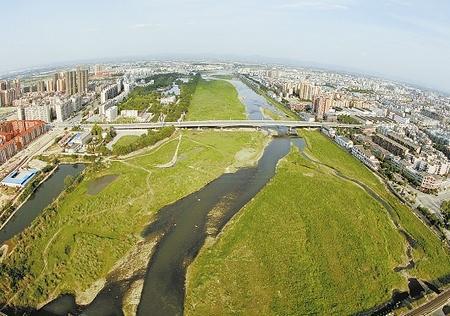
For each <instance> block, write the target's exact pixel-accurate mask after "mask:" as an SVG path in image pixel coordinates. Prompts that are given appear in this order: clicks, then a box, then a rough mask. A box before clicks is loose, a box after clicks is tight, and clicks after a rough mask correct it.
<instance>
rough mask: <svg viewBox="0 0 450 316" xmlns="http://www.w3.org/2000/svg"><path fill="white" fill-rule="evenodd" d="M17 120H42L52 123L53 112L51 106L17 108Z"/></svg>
mask: <svg viewBox="0 0 450 316" xmlns="http://www.w3.org/2000/svg"><path fill="white" fill-rule="evenodd" d="M17 119H19V120H40V121H44V122H46V123H50V122H51V121H52V110H51V107H50V105H48V104H44V105H32V106H28V107H25V108H24V107H20V106H19V107H18V108H17Z"/></svg>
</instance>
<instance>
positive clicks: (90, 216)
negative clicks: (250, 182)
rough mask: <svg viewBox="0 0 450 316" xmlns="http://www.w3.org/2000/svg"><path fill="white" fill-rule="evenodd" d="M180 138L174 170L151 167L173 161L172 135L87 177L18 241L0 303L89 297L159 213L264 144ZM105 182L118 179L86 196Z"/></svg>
mask: <svg viewBox="0 0 450 316" xmlns="http://www.w3.org/2000/svg"><path fill="white" fill-rule="evenodd" d="M182 133H183V136H182V140H181V146H180V150H179V155H178V161H177V163H176V164H175V166H173V167H171V168H164V169H161V168H157V167H156V166H157V165H158V164H163V163H166V162H168V161H170V160H171V159H172V157H173V154H174V152H175V148H176V146H177V144H178V137H177V136H178V135H177V134H175V135H174V136H173V137H172V139H171V140H169V141H168V142H166V143H164V144H163V145H161V146H160V147H158V148H156V149H154V150H151V151H148V152H146V153H142V154H140V155H139V156H136V157H133V158H131V159H128V160H125V161H112V162H110V165H109V166H107V167H104V168H102V169H100V171H98V172H94V171H92V170H91V171H88V172H87V173H86V175H85V178H84V179H83V181H82V182H81V183H80V184H79V185H78V186H76V187H75V188H74V190H73V191H72V192H70V193H68V194H66V195H65V196H64V197H63V198H61V199H60V200H59V201H57V203H56V205H54V209H53V210H52V209H47V210H45V211H44V212H43V213H42V214H41V215H40V216H39V217H38V218H36V220H35V221H34V222H33V224H32V225H31V226H30V227H29V228H27V229H26V230H25V231H24V232H23V233H21V234H20V235H19V236H17V237H15V238H14V239H13V240H12V244H13V245H14V247H15V248H14V251H13V252H12V253H11V255H10V256H9V257H7V258H6V260H4V261H3V263H2V265H1V269H0V302H6V301H7V300H8V299H10V298H11V297H13V296H14V294H16V295H15V296H14V298H13V300H12V301H11V302H10V303H11V305H13V306H14V305H16V306H37V305H38V304H39V303H42V302H43V301H45V300H47V299H48V298H49V297H56V296H57V295H58V294H59V293H80V292H82V291H84V290H86V289H87V288H89V286H90V285H91V284H92V283H93V282H94V281H96V280H98V279H99V278H102V277H105V276H106V274H107V273H108V272H109V271H110V269H111V268H112V266H113V265H114V264H115V262H117V261H118V260H119V259H120V258H122V257H124V255H125V254H126V253H127V252H128V251H129V250H130V249H131V248H132V246H133V245H135V244H136V242H137V241H138V240H140V232H141V231H142V229H143V227H145V225H147V224H149V223H150V222H151V219H152V218H153V216H154V215H155V213H156V212H157V211H158V210H159V209H160V208H162V207H163V206H165V205H167V204H169V203H172V202H174V201H176V200H178V199H180V198H181V197H183V196H186V195H188V194H190V193H192V192H194V191H196V190H198V189H200V188H201V187H203V186H204V185H206V184H207V183H208V182H210V181H212V180H213V179H215V178H217V177H218V176H220V175H221V174H222V173H223V172H224V170H225V169H226V168H227V167H230V166H233V165H240V164H242V162H241V161H236V158H235V154H236V153H237V152H239V151H240V150H242V149H243V148H253V149H255V150H254V152H255V158H256V156H257V155H258V154H259V152H260V151H261V150H262V149H263V147H264V143H265V141H264V140H265V139H266V137H265V136H264V135H263V134H262V133H256V132H213V131H200V132H193V131H185V132H182ZM109 174H114V175H118V177H117V178H116V179H115V180H114V181H113V182H112V183H110V184H108V186H106V187H105V188H104V189H103V190H102V191H100V192H99V193H97V194H96V195H89V194H87V189H88V186H89V184H90V183H91V182H92V181H93V180H95V179H98V178H99V177H102V176H105V175H109ZM167 188H170V190H168V189H167ZM18 274H19V276H18ZM14 276H15V277H14Z"/></svg>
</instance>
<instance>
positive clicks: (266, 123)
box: [82, 120, 364, 130]
mask: <svg viewBox="0 0 450 316" xmlns="http://www.w3.org/2000/svg"><path fill="white" fill-rule="evenodd" d="M98 125H99V126H101V127H102V128H105V127H113V128H114V129H116V130H139V129H158V128H162V127H166V126H174V127H177V128H242V127H254V128H262V127H291V128H307V127H310V128H320V127H334V128H336V127H346V128H361V127H364V125H362V124H343V123H338V122H305V121H274V120H223V121H183V122H155V123H130V124H117V123H98ZM92 126H94V124H82V127H84V128H92Z"/></svg>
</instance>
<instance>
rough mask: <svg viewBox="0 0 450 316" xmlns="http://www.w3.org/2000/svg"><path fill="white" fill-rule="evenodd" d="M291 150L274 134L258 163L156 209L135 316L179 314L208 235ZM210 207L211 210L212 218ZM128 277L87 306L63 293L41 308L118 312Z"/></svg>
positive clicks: (299, 143) (149, 229) (148, 232)
mask: <svg viewBox="0 0 450 316" xmlns="http://www.w3.org/2000/svg"><path fill="white" fill-rule="evenodd" d="M295 145H297V146H303V142H302V141H301V140H296V142H295ZM290 148H291V138H289V137H277V138H274V139H273V140H272V141H271V142H270V143H269V145H268V146H267V147H266V148H265V150H264V154H263V156H262V157H261V159H260V160H259V162H258V164H257V166H255V167H251V168H243V169H239V170H238V171H237V172H235V173H227V174H223V175H222V176H220V177H219V178H217V179H215V180H213V181H212V182H210V183H209V184H207V185H206V186H205V187H203V188H202V189H201V190H199V191H197V192H194V193H192V194H190V195H188V196H186V197H184V198H182V199H180V200H178V201H177V202H175V203H173V204H171V205H168V206H166V207H164V208H162V209H161V210H159V212H158V213H157V214H158V215H157V218H156V220H155V221H153V222H152V223H151V224H150V225H148V226H147V227H146V228H145V229H144V231H143V232H142V236H143V237H144V238H152V237H153V236H163V237H162V238H161V239H160V241H159V243H158V244H157V246H156V250H155V252H154V254H153V256H152V257H151V259H150V261H149V263H148V266H147V269H146V272H145V273H144V275H141V276H136V278H143V279H144V286H143V290H142V294H141V298H140V302H139V305H138V311H137V314H138V315H182V313H183V305H184V292H185V288H184V284H185V275H186V268H187V266H188V265H189V264H190V263H191V262H192V260H193V259H194V258H195V256H196V255H197V253H198V252H199V250H200V248H201V247H202V246H203V244H204V241H205V239H206V237H207V236H215V235H217V233H218V232H220V230H221V229H222V228H223V226H224V225H225V224H226V223H227V222H228V221H229V220H230V219H231V218H232V217H233V216H234V215H235V214H236V213H237V212H238V211H239V210H240V209H241V208H242V207H243V206H244V205H245V204H246V203H248V202H249V201H250V200H251V199H252V198H253V197H254V196H255V195H256V194H257V193H258V192H259V191H260V190H261V189H262V188H263V187H264V185H266V183H267V182H268V181H269V180H270V179H271V178H272V177H273V176H274V174H275V170H276V166H277V163H278V161H279V160H280V159H281V158H283V157H284V156H285V155H286V154H287V153H288V152H289V150H290ZM212 210H213V211H214V212H215V214H214V220H213V221H211V211H212ZM212 226H213V229H211V227H212ZM208 228H209V229H208ZM132 281H133V280H127V282H125V283H126V284H124V283H120V284H119V283H111V284H107V285H106V286H105V287H104V288H103V289H102V291H101V292H100V293H99V294H98V295H97V297H96V298H95V299H94V301H93V302H92V303H91V304H90V305H89V306H84V307H81V306H76V304H75V302H74V300H73V298H72V297H70V296H67V295H65V296H62V297H60V298H58V299H57V300H55V301H53V302H52V303H50V304H48V305H47V306H45V307H44V308H43V310H42V311H41V312H51V313H53V314H54V315H65V314H66V313H68V312H71V313H80V312H83V313H84V314H87V315H122V304H121V302H122V298H123V295H124V292H125V291H127V290H128V288H127V287H128V285H129V284H130V283H131V282H132Z"/></svg>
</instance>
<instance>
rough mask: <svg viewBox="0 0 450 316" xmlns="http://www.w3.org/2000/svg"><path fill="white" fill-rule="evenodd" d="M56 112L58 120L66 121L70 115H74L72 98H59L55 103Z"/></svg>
mask: <svg viewBox="0 0 450 316" xmlns="http://www.w3.org/2000/svg"><path fill="white" fill-rule="evenodd" d="M55 112H56V121H57V122H64V121H65V120H66V119H67V118H69V117H70V115H72V112H73V106H72V101H70V99H69V100H66V101H62V100H59V101H58V102H56V104H55Z"/></svg>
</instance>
